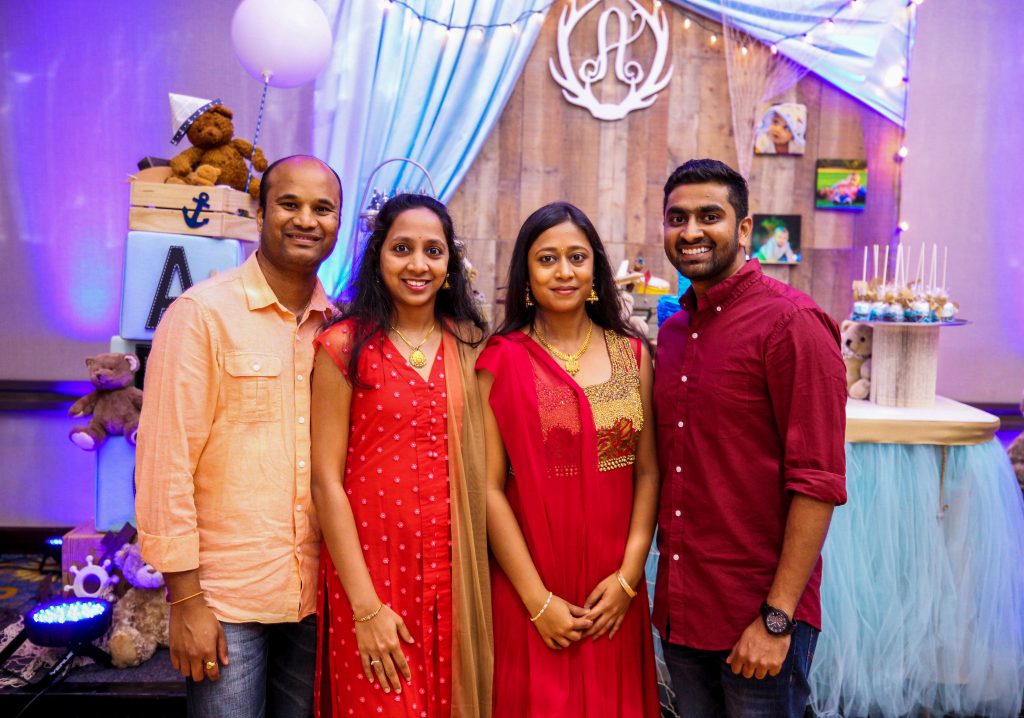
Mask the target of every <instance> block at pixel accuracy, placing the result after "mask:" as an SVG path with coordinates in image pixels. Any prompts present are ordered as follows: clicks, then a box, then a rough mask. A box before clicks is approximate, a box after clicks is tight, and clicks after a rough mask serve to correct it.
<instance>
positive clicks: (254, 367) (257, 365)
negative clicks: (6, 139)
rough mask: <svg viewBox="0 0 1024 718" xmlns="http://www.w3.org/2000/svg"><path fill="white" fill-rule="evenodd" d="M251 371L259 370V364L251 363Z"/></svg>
mask: <svg viewBox="0 0 1024 718" xmlns="http://www.w3.org/2000/svg"><path fill="white" fill-rule="evenodd" d="M252 370H253V371H259V370H260V363H259V362H253V365H252Z"/></svg>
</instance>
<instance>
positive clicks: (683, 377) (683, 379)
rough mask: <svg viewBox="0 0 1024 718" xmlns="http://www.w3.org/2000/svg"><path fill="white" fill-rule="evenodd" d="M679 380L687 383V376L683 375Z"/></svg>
mask: <svg viewBox="0 0 1024 718" xmlns="http://www.w3.org/2000/svg"><path fill="white" fill-rule="evenodd" d="M679 380H680V381H682V382H684V383H685V382H686V374H683V375H682V376H681V377H680V379H679Z"/></svg>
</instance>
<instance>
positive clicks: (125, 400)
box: [68, 353, 142, 451]
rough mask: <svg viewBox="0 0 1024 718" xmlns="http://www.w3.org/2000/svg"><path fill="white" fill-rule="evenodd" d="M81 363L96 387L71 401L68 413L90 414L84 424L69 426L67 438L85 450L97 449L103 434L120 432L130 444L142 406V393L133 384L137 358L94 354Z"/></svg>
mask: <svg viewBox="0 0 1024 718" xmlns="http://www.w3.org/2000/svg"><path fill="white" fill-rule="evenodd" d="M85 366H86V368H87V369H88V370H89V381H91V382H92V385H93V386H95V387H96V388H95V389H94V390H93V391H91V392H89V393H88V394H86V395H85V396H83V397H82V398H81V399H79V400H78V401H76V402H75V403H74V404H72V405H71V408H70V409H68V416H73V417H75V418H77V417H81V416H86V415H88V414H92V419H91V420H90V421H89V423H88V425H86V426H76V427H75V428H73V429H72V430H71V433H70V434H69V438H70V439H71V441H72V442H74V444H75V445H76V446H78V447H79V448H80V449H85V450H86V451H95V450H96V449H98V448H99V446H100V445H101V444H102V443H103V442H104V441H105V440H106V438H107V436H120V435H124V437H125V438H126V439H127V440H128V443H129V444H131V445H132V446H134V445H135V436H136V434H137V433H138V431H139V411H140V410H141V409H142V392H141V391H139V390H138V389H136V388H135V386H134V385H133V381H134V375H135V372H137V371H138V370H139V358H138V357H137V356H135V355H134V354H119V353H109V354H97V355H96V356H94V357H89V358H88V359H86V360H85Z"/></svg>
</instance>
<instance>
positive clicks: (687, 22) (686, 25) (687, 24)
mask: <svg viewBox="0 0 1024 718" xmlns="http://www.w3.org/2000/svg"><path fill="white" fill-rule="evenodd" d="M692 24H693V23H692V22H690V18H688V17H684V18H683V29H684V30H689V29H690V25H692Z"/></svg>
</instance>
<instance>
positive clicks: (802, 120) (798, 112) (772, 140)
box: [754, 102, 807, 155]
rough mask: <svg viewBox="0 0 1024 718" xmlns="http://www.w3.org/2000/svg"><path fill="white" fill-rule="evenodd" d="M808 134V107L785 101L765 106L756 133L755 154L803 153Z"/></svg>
mask: <svg viewBox="0 0 1024 718" xmlns="http://www.w3.org/2000/svg"><path fill="white" fill-rule="evenodd" d="M806 136H807V107H806V106H804V105H800V104H797V103H796V102H783V103H780V104H778V105H771V106H769V107H767V108H765V111H764V114H763V115H762V116H761V124H760V125H759V126H758V128H757V132H756V133H755V134H754V154H755V155H802V154H803V153H804V147H805V145H806V140H805V139H804V138H805V137H806Z"/></svg>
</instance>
